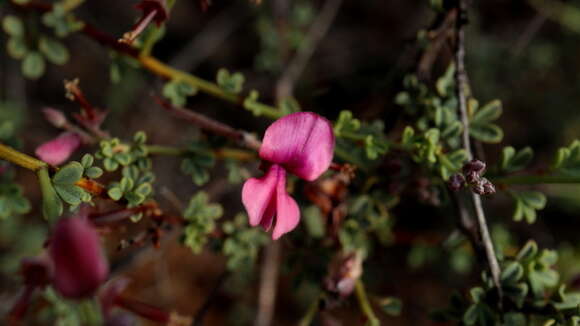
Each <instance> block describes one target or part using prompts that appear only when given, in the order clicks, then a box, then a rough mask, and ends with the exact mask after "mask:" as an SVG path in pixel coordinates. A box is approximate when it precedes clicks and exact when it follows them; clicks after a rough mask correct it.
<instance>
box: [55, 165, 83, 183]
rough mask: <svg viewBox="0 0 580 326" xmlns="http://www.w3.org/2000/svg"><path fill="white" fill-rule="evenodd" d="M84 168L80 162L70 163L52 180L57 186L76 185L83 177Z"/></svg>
mask: <svg viewBox="0 0 580 326" xmlns="http://www.w3.org/2000/svg"><path fill="white" fill-rule="evenodd" d="M83 171H84V169H83V166H82V165H81V164H80V163H79V162H74V161H73V162H70V163H68V164H67V165H65V166H63V167H62V168H61V169H60V170H58V172H56V174H55V175H54V177H53V178H52V181H53V182H54V183H55V184H74V183H75V182H77V181H79V180H80V179H81V177H82V176H83Z"/></svg>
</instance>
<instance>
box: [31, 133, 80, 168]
mask: <svg viewBox="0 0 580 326" xmlns="http://www.w3.org/2000/svg"><path fill="white" fill-rule="evenodd" d="M80 144H81V138H80V137H79V135H77V134H75V133H72V132H65V133H63V134H61V135H60V136H58V137H56V138H55V139H53V140H50V141H48V142H46V143H44V144H42V145H40V146H39V147H38V148H37V149H36V152H35V153H36V156H38V157H39V158H40V159H41V160H43V161H45V162H46V163H48V164H52V165H59V164H61V163H63V162H64V161H66V160H67V159H68V158H69V157H70V156H71V154H72V153H73V152H74V151H75V150H76V149H77V148H78V147H79V146H80Z"/></svg>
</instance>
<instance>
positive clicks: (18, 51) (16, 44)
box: [6, 37, 28, 59]
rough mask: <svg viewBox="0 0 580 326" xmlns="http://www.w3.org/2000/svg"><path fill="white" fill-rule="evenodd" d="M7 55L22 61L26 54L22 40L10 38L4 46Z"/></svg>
mask: <svg viewBox="0 0 580 326" xmlns="http://www.w3.org/2000/svg"><path fill="white" fill-rule="evenodd" d="M6 48H7V50H8V54H9V55H10V56H11V57H12V58H14V59H22V58H24V57H25V56H26V53H28V47H27V46H26V42H25V40H24V39H23V38H17V37H11V38H10V39H8V43H7V44H6Z"/></svg>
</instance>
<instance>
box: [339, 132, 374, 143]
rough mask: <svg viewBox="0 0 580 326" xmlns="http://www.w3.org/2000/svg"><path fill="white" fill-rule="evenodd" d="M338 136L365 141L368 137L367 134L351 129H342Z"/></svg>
mask: <svg viewBox="0 0 580 326" xmlns="http://www.w3.org/2000/svg"><path fill="white" fill-rule="evenodd" d="M336 136H337V137H340V138H344V139H350V140H354V141H364V140H365V139H366V138H367V136H366V135H363V134H357V133H354V132H350V131H341V132H340V133H339V134H338V135H336Z"/></svg>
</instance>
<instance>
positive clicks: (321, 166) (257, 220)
mask: <svg viewBox="0 0 580 326" xmlns="http://www.w3.org/2000/svg"><path fill="white" fill-rule="evenodd" d="M333 153H334V133H333V130H332V126H331V125H330V122H328V120H326V119H324V118H323V117H321V116H319V115H317V114H315V113H312V112H298V113H293V114H290V115H287V116H285V117H283V118H281V119H279V120H277V121H276V122H274V123H273V124H272V125H270V127H268V129H267V130H266V133H265V135H264V141H263V143H262V147H261V148H260V157H261V158H262V159H263V160H265V161H267V162H268V163H270V164H269V165H270V166H269V168H268V171H267V173H266V175H264V176H263V177H261V178H251V179H249V180H248V181H246V183H245V184H244V187H243V189H242V202H243V204H244V207H245V208H246V211H247V212H248V216H249V218H250V224H251V225H252V226H257V225H261V226H262V227H263V228H264V229H265V230H269V229H270V228H271V227H272V226H273V225H274V231H273V233H272V239H274V240H276V239H278V238H280V237H281V236H282V235H283V234H285V233H287V232H290V231H292V230H293V229H294V228H295V227H296V226H297V225H298V222H299V221H300V209H299V208H298V204H296V201H294V199H293V198H292V197H290V195H288V193H287V192H286V173H287V172H290V173H293V174H295V175H297V176H298V177H300V178H302V179H306V180H308V181H312V180H315V179H316V178H318V177H319V176H320V175H321V174H322V173H324V171H326V170H327V169H328V167H329V166H330V163H331V162H332V156H333Z"/></svg>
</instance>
